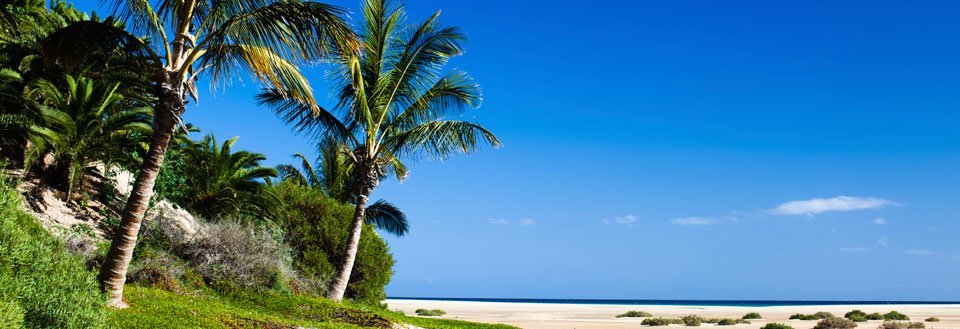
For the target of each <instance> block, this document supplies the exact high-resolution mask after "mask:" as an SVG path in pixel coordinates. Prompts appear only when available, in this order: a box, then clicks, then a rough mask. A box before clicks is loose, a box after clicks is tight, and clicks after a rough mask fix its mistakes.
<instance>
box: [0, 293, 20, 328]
mask: <svg viewBox="0 0 960 329" xmlns="http://www.w3.org/2000/svg"><path fill="white" fill-rule="evenodd" d="M0 323H2V324H3V328H10V329H20V328H23V308H22V307H20V304H19V303H17V302H16V301H14V300H2V299H0Z"/></svg>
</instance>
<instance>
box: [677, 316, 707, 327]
mask: <svg viewBox="0 0 960 329" xmlns="http://www.w3.org/2000/svg"><path fill="white" fill-rule="evenodd" d="M680 319H681V320H683V325H685V326H687V327H699V326H700V323H702V322H703V318H702V317H700V316H699V315H687V316H685V317H682V318H680Z"/></svg>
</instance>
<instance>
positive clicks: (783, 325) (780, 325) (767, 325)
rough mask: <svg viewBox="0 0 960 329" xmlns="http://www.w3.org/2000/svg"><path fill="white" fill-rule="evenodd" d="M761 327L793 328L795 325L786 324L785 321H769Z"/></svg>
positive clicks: (767, 328) (763, 328) (773, 328)
mask: <svg viewBox="0 0 960 329" xmlns="http://www.w3.org/2000/svg"><path fill="white" fill-rule="evenodd" d="M760 329H793V327H791V326H788V325H785V324H783V323H776V322H772V323H767V324H766V325H764V326H763V327H760Z"/></svg>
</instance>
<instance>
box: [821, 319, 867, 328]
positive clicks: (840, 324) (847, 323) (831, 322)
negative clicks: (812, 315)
mask: <svg viewBox="0 0 960 329" xmlns="http://www.w3.org/2000/svg"><path fill="white" fill-rule="evenodd" d="M856 327H857V324H856V323H855V322H853V320H850V319H844V318H838V317H827V318H824V319H823V320H820V322H817V325H816V326H814V327H813V329H850V328H856Z"/></svg>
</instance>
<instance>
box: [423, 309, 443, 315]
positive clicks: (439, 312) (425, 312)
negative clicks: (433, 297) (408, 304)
mask: <svg viewBox="0 0 960 329" xmlns="http://www.w3.org/2000/svg"><path fill="white" fill-rule="evenodd" d="M445 314H447V312H444V311H443V310H440V309H432V310H428V309H425V308H418V309H417V315H419V316H442V315H445Z"/></svg>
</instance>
